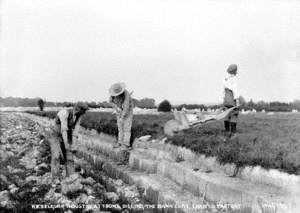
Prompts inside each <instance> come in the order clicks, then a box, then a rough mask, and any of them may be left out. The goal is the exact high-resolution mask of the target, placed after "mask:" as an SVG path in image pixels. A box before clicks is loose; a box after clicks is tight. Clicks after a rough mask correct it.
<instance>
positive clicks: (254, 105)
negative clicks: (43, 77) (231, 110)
mask: <svg viewBox="0 0 300 213" xmlns="http://www.w3.org/2000/svg"><path fill="white" fill-rule="evenodd" d="M133 101H134V105H135V106H136V107H140V108H146V109H154V108H159V109H163V110H159V111H170V110H171V109H177V110H182V109H200V110H207V109H208V108H210V109H219V108H221V107H222V104H215V105H209V106H208V105H204V104H180V105H172V104H171V103H170V102H169V101H168V100H164V101H162V102H161V103H159V104H158V106H157V105H156V103H155V100H154V99H153V98H142V99H139V100H138V99H133ZM85 103H86V104H87V105H88V106H89V107H90V108H111V105H110V104H109V103H108V102H107V101H103V102H95V101H91V102H87V101H86V102H85ZM239 103H240V108H241V109H244V110H253V109H255V110H256V111H263V110H264V111H266V112H290V111H292V110H298V111H300V100H294V101H293V102H289V103H286V102H279V101H273V102H265V101H258V102H254V101H253V100H252V99H250V100H249V101H246V100H245V98H243V97H242V96H240V97H239ZM74 104H75V103H74V102H66V101H64V102H52V101H46V100H44V99H42V98H39V97H37V98H18V97H6V98H3V97H0V107H19V106H21V107H37V106H39V107H40V109H41V110H43V108H44V107H72V106H74Z"/></svg>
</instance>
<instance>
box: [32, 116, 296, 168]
mask: <svg viewBox="0 0 300 213" xmlns="http://www.w3.org/2000/svg"><path fill="white" fill-rule="evenodd" d="M30 113H33V114H37V115H40V116H47V117H50V118H54V117H55V114H56V112H37V111H35V112H30ZM169 119H172V114H170V113H166V114H162V115H135V116H134V122H133V127H132V135H133V137H132V138H136V137H139V136H142V135H147V134H150V135H153V136H154V137H159V136H161V135H162V134H163V128H162V127H163V124H164V123H165V122H166V121H167V120H169ZM81 125H82V126H83V127H85V128H87V129H95V130H97V131H98V132H103V133H107V134H110V135H115V136H116V135H117V133H118V130H117V125H116V119H115V116H114V115H112V114H111V113H104V112H102V113H101V112H88V113H87V114H86V115H84V117H83V118H82V121H81ZM169 143H172V144H174V145H178V146H184V147H186V148H189V149H191V150H193V151H195V152H197V153H200V154H204V155H206V156H215V157H217V159H218V161H219V162H220V163H235V164H237V165H238V166H240V167H243V166H246V165H249V166H256V165H260V166H262V167H264V168H267V169H268V168H274V169H279V170H281V171H285V172H288V173H291V174H300V114H298V113H276V114H274V115H267V114H265V113H257V114H250V115H241V116H240V121H239V123H238V133H237V134H236V136H235V137H232V138H229V137H226V136H225V134H224V131H223V123H222V122H215V123H210V124H207V125H205V126H202V127H200V128H197V129H189V130H185V131H184V132H181V133H178V134H177V135H175V136H174V137H173V138H172V139H171V140H169Z"/></svg>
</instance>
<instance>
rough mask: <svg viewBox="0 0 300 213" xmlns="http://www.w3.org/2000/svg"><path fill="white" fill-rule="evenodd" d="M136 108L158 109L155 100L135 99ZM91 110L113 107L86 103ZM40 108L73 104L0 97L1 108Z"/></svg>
mask: <svg viewBox="0 0 300 213" xmlns="http://www.w3.org/2000/svg"><path fill="white" fill-rule="evenodd" d="M133 101H134V104H135V106H137V107H140V108H147V109H151V108H156V104H155V100H154V99H153V98H142V99H140V100H138V99H133ZM85 103H86V104H87V105H88V106H89V107H90V108H110V107H111V105H110V104H109V103H108V102H107V101H103V102H95V101H91V102H85ZM37 105H38V106H39V107H40V109H41V110H43V108H44V107H56V106H57V107H71V106H74V103H73V102H51V101H45V100H43V99H42V98H15V97H7V98H2V97H0V107H36V106H37Z"/></svg>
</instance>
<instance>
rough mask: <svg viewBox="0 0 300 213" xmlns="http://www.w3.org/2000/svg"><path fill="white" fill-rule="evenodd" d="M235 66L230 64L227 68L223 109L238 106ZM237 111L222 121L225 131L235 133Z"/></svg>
mask: <svg viewBox="0 0 300 213" xmlns="http://www.w3.org/2000/svg"><path fill="white" fill-rule="evenodd" d="M236 75H237V65H236V64H231V65H230V66H229V67H228V68H227V75H226V77H225V79H224V81H223V85H224V103H223V104H224V107H225V108H227V109H229V108H231V107H235V106H238V105H239V92H238V85H237V76H236ZM238 114H239V111H238V109H237V110H234V111H233V112H232V113H231V114H230V115H229V116H228V117H227V119H225V121H224V126H225V131H226V132H231V133H235V132H236V126H237V121H238Z"/></svg>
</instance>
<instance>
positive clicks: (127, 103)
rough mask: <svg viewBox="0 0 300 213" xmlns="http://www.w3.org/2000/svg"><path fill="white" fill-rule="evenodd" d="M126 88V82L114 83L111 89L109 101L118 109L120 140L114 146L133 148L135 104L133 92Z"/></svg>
mask: <svg viewBox="0 0 300 213" xmlns="http://www.w3.org/2000/svg"><path fill="white" fill-rule="evenodd" d="M125 88H126V85H125V84H124V83H115V84H113V85H112V86H111V87H110V89H109V94H110V99H109V102H110V103H111V105H112V107H113V108H114V109H115V111H116V115H117V124H118V142H117V143H116V144H115V145H114V148H117V147H120V146H122V147H124V148H125V149H128V150H130V149H131V148H132V147H131V146H130V138H131V126H132V119H133V108H134V105H133V100H132V98H131V93H129V92H128V91H127V90H126V89H125Z"/></svg>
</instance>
